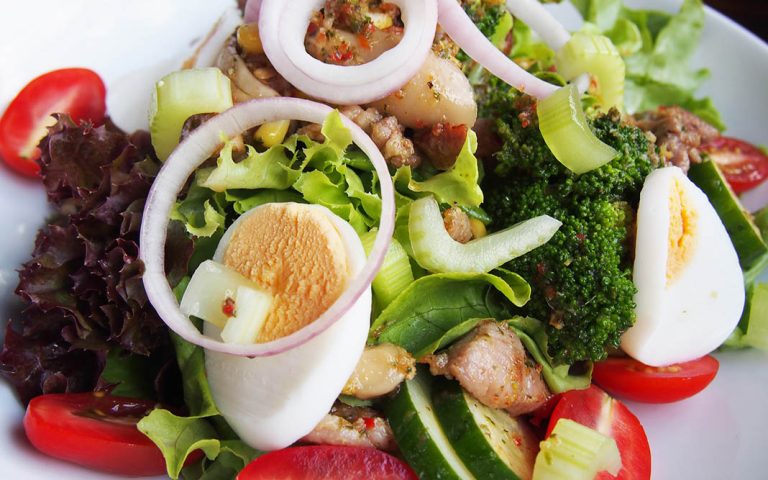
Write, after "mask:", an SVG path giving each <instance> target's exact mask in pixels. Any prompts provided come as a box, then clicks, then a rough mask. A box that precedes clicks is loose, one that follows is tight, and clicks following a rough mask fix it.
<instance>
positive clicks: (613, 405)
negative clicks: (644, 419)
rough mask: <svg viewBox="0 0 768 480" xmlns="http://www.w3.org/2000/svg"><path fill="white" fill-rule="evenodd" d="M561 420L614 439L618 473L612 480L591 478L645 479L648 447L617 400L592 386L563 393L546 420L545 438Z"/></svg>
mask: <svg viewBox="0 0 768 480" xmlns="http://www.w3.org/2000/svg"><path fill="white" fill-rule="evenodd" d="M561 418H568V419H571V420H573V421H575V422H578V423H580V424H582V425H584V426H587V427H590V428H592V429H595V430H597V431H598V432H600V433H602V434H603V435H605V436H607V437H611V438H613V439H614V440H616V446H617V447H619V454H620V455H621V470H620V471H619V475H618V476H616V477H613V476H612V475H610V474H609V473H608V472H600V473H599V474H598V475H597V476H596V477H595V478H596V479H598V480H608V479H612V478H617V479H619V480H649V479H650V478H651V447H650V446H649V445H648V438H647V437H646V436H645V430H644V429H643V426H642V425H641V424H640V421H639V420H638V419H637V417H636V416H634V415H633V414H632V412H630V411H629V409H628V408H627V407H626V406H624V404H623V403H621V402H620V401H618V400H616V399H614V398H611V397H610V396H608V394H607V393H605V392H604V391H602V390H600V389H599V388H598V387H596V386H594V385H592V386H591V387H589V388H587V389H586V390H571V391H569V392H565V393H564V394H563V396H562V397H561V398H560V401H559V402H558V403H557V406H556V407H555V410H554V411H553V412H552V417H551V418H550V419H549V425H548V427H547V436H549V434H550V433H552V429H554V428H555V424H556V423H557V421H558V420H560V419H561Z"/></svg>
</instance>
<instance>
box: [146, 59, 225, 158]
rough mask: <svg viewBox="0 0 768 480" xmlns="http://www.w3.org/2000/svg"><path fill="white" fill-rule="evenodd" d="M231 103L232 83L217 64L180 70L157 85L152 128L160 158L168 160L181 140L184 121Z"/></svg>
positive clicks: (150, 122) (150, 125) (222, 108)
mask: <svg viewBox="0 0 768 480" xmlns="http://www.w3.org/2000/svg"><path fill="white" fill-rule="evenodd" d="M231 106H232V85H231V83H230V81H229V78H227V77H226V76H225V75H224V74H223V73H221V70H219V69H218V68H196V69H190V70H179V71H177V72H173V73H171V74H169V75H166V76H165V77H163V78H162V79H160V81H159V82H157V84H156V85H155V93H154V95H152V105H151V107H150V114H149V132H150V135H151V137H152V146H153V147H155V153H157V158H159V159H160V160H165V159H166V158H168V155H170V154H171V152H172V151H173V149H174V148H176V145H178V144H179V136H181V128H182V127H183V126H184V122H185V121H186V120H187V119H188V118H189V117H191V116H192V115H195V114H198V113H220V112H223V111H224V110H226V109H228V108H229V107H231Z"/></svg>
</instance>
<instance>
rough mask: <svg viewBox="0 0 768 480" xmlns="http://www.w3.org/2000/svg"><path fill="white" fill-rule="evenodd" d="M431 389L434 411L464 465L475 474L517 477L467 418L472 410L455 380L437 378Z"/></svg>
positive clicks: (493, 477)
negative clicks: (434, 385) (436, 383)
mask: <svg viewBox="0 0 768 480" xmlns="http://www.w3.org/2000/svg"><path fill="white" fill-rule="evenodd" d="M432 392H433V393H432V400H433V402H434V405H435V413H436V414H437V418H438V420H440V424H441V425H443V429H444V431H445V434H446V436H447V437H448V439H449V440H450V441H451V444H452V445H453V446H454V448H455V450H456V453H457V454H458V455H459V457H461V460H462V461H463V462H464V465H466V466H467V468H468V469H469V470H470V471H471V472H472V473H473V474H475V476H477V478H482V479H509V480H521V479H520V477H519V476H518V475H517V473H515V472H514V471H512V470H511V469H510V468H509V467H508V466H507V465H506V464H505V463H504V462H503V461H502V460H501V459H500V458H499V457H498V455H497V454H496V453H495V452H493V450H492V447H491V446H490V445H489V444H488V441H487V440H486V437H485V435H484V434H483V431H482V430H481V429H480V428H479V427H478V426H477V424H476V423H475V422H474V421H473V420H472V419H471V415H472V413H471V412H470V411H469V407H468V406H467V404H466V402H465V400H464V392H463V391H462V389H461V387H460V386H459V385H458V384H456V383H455V382H451V381H449V380H441V381H440V382H439V385H438V386H437V388H434V389H433V390H432ZM468 415H469V416H470V418H468V417H467V416H468Z"/></svg>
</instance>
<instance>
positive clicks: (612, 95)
mask: <svg viewBox="0 0 768 480" xmlns="http://www.w3.org/2000/svg"><path fill="white" fill-rule="evenodd" d="M555 65H557V70H558V72H560V73H561V74H562V75H563V77H565V79H566V80H572V79H574V78H576V77H578V76H579V75H581V74H583V73H591V74H592V75H594V76H595V78H596V79H597V86H598V92H599V93H598V95H597V97H598V98H599V100H600V102H599V104H600V106H601V109H602V110H603V111H607V110H608V109H610V108H611V107H614V106H615V107H617V108H618V109H622V108H623V107H624V77H625V75H626V67H625V65H624V60H623V59H622V58H621V54H619V51H618V50H617V49H616V47H615V46H614V45H613V42H611V40H610V39H609V38H608V37H605V36H603V35H594V34H591V33H584V32H577V33H574V34H573V36H572V37H571V39H570V40H569V41H568V43H566V44H565V45H564V46H563V48H561V49H560V50H559V51H558V52H557V54H556V55H555Z"/></svg>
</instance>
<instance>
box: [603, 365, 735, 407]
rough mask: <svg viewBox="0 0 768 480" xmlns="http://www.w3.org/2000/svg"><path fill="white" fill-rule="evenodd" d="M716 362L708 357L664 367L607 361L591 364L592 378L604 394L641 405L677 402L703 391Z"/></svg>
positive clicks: (714, 371) (710, 381)
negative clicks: (593, 365)
mask: <svg viewBox="0 0 768 480" xmlns="http://www.w3.org/2000/svg"><path fill="white" fill-rule="evenodd" d="M719 368H720V363H719V362H718V361H717V359H716V358H715V357H713V356H711V355H707V356H705V357H701V358H699V359H697V360H692V361H690V362H685V363H677V364H675V365H670V366H668V367H649V366H648V365H644V364H642V363H640V362H638V361H637V360H633V359H631V358H609V359H608V360H604V361H602V362H597V363H596V364H595V368H594V371H593V372H592V378H593V380H594V381H595V383H597V384H598V385H600V386H601V387H603V388H604V389H605V390H606V391H607V392H609V393H610V394H612V395H616V396H618V397H622V398H625V399H627V400H633V401H635V402H645V403H669V402H677V401H679V400H683V399H685V398H688V397H691V396H693V395H696V394H697V393H699V392H700V391H702V390H704V388H706V387H707V385H709V384H710V383H712V380H713V379H714V378H715V375H717V370H718V369H719Z"/></svg>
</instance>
